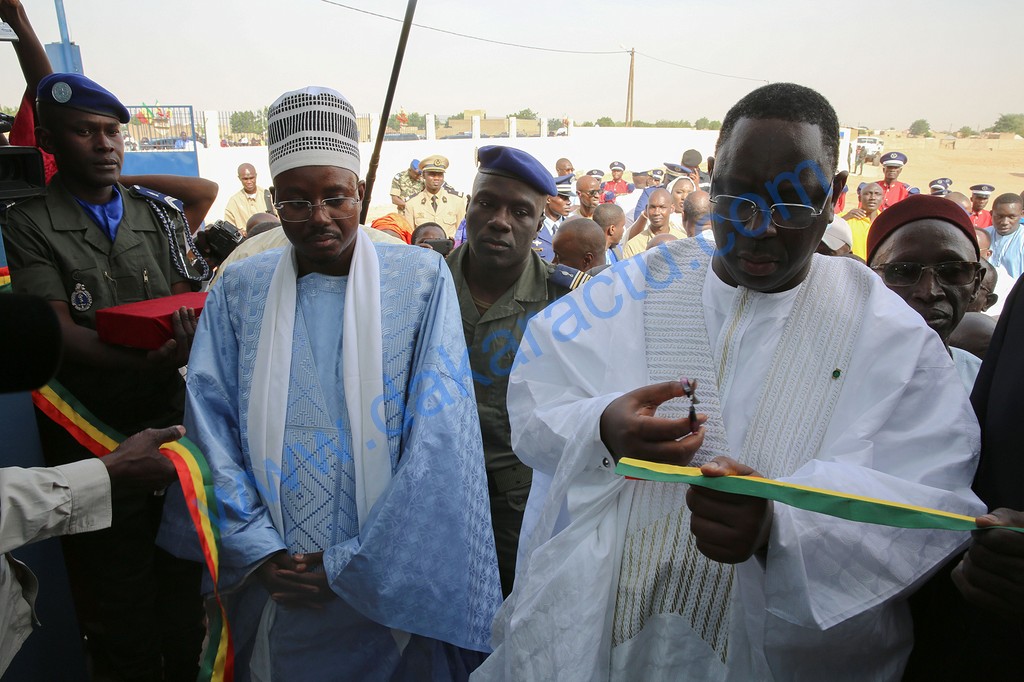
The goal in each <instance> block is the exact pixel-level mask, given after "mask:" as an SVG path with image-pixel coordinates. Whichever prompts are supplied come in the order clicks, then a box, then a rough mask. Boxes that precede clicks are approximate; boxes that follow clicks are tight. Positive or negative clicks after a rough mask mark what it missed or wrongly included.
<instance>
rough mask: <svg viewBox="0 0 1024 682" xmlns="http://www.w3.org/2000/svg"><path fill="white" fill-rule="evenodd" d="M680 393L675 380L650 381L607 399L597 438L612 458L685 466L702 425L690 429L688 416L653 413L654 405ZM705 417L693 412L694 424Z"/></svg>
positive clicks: (699, 440)
mask: <svg viewBox="0 0 1024 682" xmlns="http://www.w3.org/2000/svg"><path fill="white" fill-rule="evenodd" d="M682 395H683V386H682V384H680V383H679V382H678V381H665V382H662V383H660V384H650V385H649V386H642V387H640V388H638V389H636V390H633V391H630V392H629V393H626V394H625V395H622V396H620V397H618V398H616V399H615V400H613V401H612V402H611V404H609V405H608V407H606V408H605V410H604V412H603V413H601V440H602V441H603V442H604V445H605V447H606V448H608V452H610V453H612V456H613V457H614V458H615V461H618V460H619V459H621V458H622V457H633V458H635V459H643V460H647V461H649V462H661V463H663V464H674V465H677V466H686V465H688V464H689V463H690V460H692V459H693V455H694V454H695V453H696V452H697V449H698V448H699V447H700V446H701V444H702V443H703V442H704V427H703V426H697V427H696V432H695V433H690V428H691V424H690V420H689V419H687V418H685V417H683V418H680V419H667V418H665V417H656V416H655V414H654V413H655V411H656V410H657V409H658V406H659V405H661V404H662V403H663V402H665V401H667V400H671V399H672V398H680V397H682ZM706 419H707V417H706V416H704V415H697V424H698V425H699V424H703V423H704V422H705V420H706Z"/></svg>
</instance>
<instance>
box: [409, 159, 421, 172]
mask: <svg viewBox="0 0 1024 682" xmlns="http://www.w3.org/2000/svg"><path fill="white" fill-rule="evenodd" d="M409 168H412V169H413V170H414V171H418V170H419V169H420V160H419V159H413V160H412V163H410V164H409Z"/></svg>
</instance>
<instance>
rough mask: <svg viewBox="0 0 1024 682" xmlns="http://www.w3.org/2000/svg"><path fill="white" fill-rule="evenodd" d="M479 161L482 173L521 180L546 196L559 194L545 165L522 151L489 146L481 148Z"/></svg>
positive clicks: (478, 156)
mask: <svg viewBox="0 0 1024 682" xmlns="http://www.w3.org/2000/svg"><path fill="white" fill-rule="evenodd" d="M477 159H479V161H480V172H481V173H486V174H488V175H501V176H504V177H506V178H513V179H515V180H519V181H520V182H523V183H526V184H527V185H529V186H530V187H532V188H533V189H535V190H537V191H538V192H540V193H541V194H543V195H545V196H549V197H553V196H555V195H556V194H558V190H557V189H556V188H555V181H554V179H553V178H552V177H551V175H550V174H549V173H548V170H547V169H546V168H545V167H544V164H542V163H541V162H540V161H538V160H537V159H535V158H533V157H532V156H530V155H529V154H527V153H526V152H524V151H523V150H521V149H516V148H515V147H504V146H499V145H487V146H486V147H480V150H479V151H478V152H477Z"/></svg>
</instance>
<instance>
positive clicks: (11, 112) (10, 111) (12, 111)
mask: <svg viewBox="0 0 1024 682" xmlns="http://www.w3.org/2000/svg"><path fill="white" fill-rule="evenodd" d="M0 112H3V113H5V114H7V115H8V116H17V115H18V107H9V106H6V105H2V104H0Z"/></svg>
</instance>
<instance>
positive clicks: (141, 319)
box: [96, 293, 206, 350]
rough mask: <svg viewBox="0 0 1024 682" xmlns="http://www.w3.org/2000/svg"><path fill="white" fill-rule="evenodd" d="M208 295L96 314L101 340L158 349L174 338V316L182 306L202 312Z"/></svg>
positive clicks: (143, 303) (131, 305)
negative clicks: (172, 319) (172, 318)
mask: <svg viewBox="0 0 1024 682" xmlns="http://www.w3.org/2000/svg"><path fill="white" fill-rule="evenodd" d="M205 302H206V294H205V293H189V294H177V295H176V296H165V297H163V298H153V299H150V300H148V301H139V302H138V303H125V304H124V305H117V306H114V307H112V308H104V309H103V310H97V311H96V333H98V334H99V335H100V340H101V341H104V342H106V343H112V344H115V345H118V346H130V347H132V348H142V349H143V350H156V349H157V348H159V347H160V346H162V345H164V344H165V343H167V341H168V340H169V339H173V338H174V327H172V326H171V314H172V313H174V311H175V310H177V309H179V308H181V307H182V306H184V307H186V308H195V311H196V317H198V316H199V313H201V312H202V311H203V304H204V303H205Z"/></svg>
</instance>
